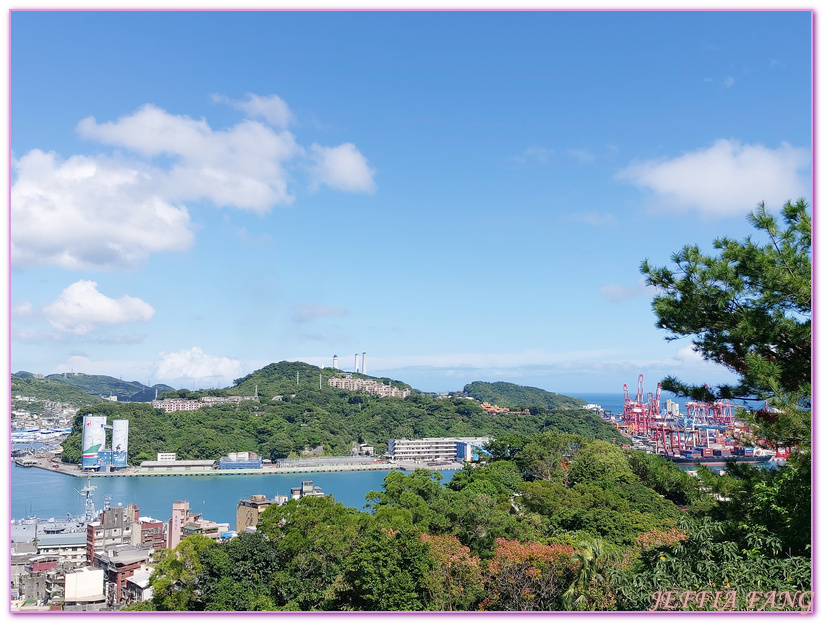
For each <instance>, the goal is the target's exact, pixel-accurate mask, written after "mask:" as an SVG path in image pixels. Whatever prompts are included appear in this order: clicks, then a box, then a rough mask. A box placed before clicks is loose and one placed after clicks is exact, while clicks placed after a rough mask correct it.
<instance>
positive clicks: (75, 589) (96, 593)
mask: <svg viewBox="0 0 823 623" xmlns="http://www.w3.org/2000/svg"><path fill="white" fill-rule="evenodd" d="M105 605H106V596H105V579H104V573H103V570H102V569H95V568H94V567H80V568H79V569H74V570H73V571H67V572H66V573H65V576H64V578H63V610H67V611H96V610H101V609H102V608H103V607H104V606H105Z"/></svg>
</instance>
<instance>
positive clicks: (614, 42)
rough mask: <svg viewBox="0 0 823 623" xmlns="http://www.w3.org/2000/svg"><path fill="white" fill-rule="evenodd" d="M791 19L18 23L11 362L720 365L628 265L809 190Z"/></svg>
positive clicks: (172, 370) (21, 18)
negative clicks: (703, 356)
mask: <svg viewBox="0 0 823 623" xmlns="http://www.w3.org/2000/svg"><path fill="white" fill-rule="evenodd" d="M811 47H812V46H811V14H810V13H809V12H807V11H805V12H804V11H796V12H738V11H732V12H711V13H706V12H648V11H634V12H579V13H578V12H512V13H508V12H411V13H410V12H382V13H381V12H372V11H367V12H343V13H341V12H262V13H261V12H237V13H224V12H161V13H158V12H139V13H134V12H99V11H90V12H25V11H21V12H13V13H12V14H11V48H10V50H11V62H10V67H11V77H10V84H11V96H10V105H11V114H10V118H11V124H10V143H11V152H12V154H11V155H12V163H11V169H12V178H11V179H12V188H11V245H12V247H11V272H10V294H11V300H10V306H11V333H10V337H11V343H10V350H11V361H10V366H11V371H12V372H16V371H20V370H27V371H30V372H39V373H44V374H50V373H55V372H63V371H74V372H86V373H89V374H108V375H111V376H117V377H122V378H124V379H127V380H136V381H140V382H143V383H146V384H154V383H158V382H162V383H167V384H169V385H172V386H174V387H225V386H226V385H228V384H230V383H231V382H232V380H233V379H235V378H238V377H241V376H243V375H245V374H247V373H249V372H251V371H253V370H256V369H258V368H260V367H262V366H264V365H267V364H269V363H272V362H276V361H281V360H284V359H287V360H302V361H306V362H308V363H312V364H315V365H325V366H326V367H330V366H331V364H332V357H333V356H334V355H335V354H336V355H338V356H339V357H340V362H341V367H342V368H344V369H352V368H353V365H354V354H355V353H362V352H367V353H368V355H367V358H368V359H367V361H368V368H367V372H368V373H369V374H371V375H375V376H388V377H391V378H395V379H400V380H403V381H406V382H409V383H411V384H412V385H413V386H414V387H416V388H418V389H421V390H425V391H448V390H457V389H460V388H462V387H463V385H465V384H466V383H468V382H471V381H474V380H484V381H497V380H505V381H511V382H515V383H520V384H524V385H533V386H537V387H542V388H545V389H548V390H551V391H558V392H566V393H581V392H620V391H621V390H622V385H623V383H627V384H628V385H629V387H630V388H634V387H636V382H637V376H638V374H641V373H642V374H644V376H645V380H646V385H647V387H649V386H653V384H655V383H656V382H657V381H658V380H660V379H661V378H662V377H663V376H665V375H667V374H673V375H675V376H678V377H680V378H681V379H683V380H686V381H690V382H708V383H718V382H725V381H729V380H731V379H732V378H733V377H732V376H731V375H730V374H729V373H727V372H726V371H725V370H723V369H721V368H719V367H717V366H713V365H709V364H706V363H705V362H702V361H701V360H700V358H699V357H698V356H697V355H696V354H695V353H693V352H692V351H691V350H690V348H689V341H688V340H678V341H675V342H666V341H665V339H664V338H665V335H666V334H665V333H664V332H663V331H661V330H659V329H656V328H655V317H654V315H653V313H652V311H651V299H652V292H651V291H650V290H649V289H648V288H646V287H645V286H644V285H643V283H642V282H641V275H640V273H639V270H638V268H639V265H640V263H641V262H642V260H643V259H644V258H649V260H650V261H651V262H652V263H653V264H656V265H662V264H665V263H667V262H668V261H669V258H670V256H671V254H672V252H674V251H676V250H678V249H680V248H681V247H682V246H683V245H685V244H693V243H696V244H699V245H700V246H701V247H703V248H705V249H710V248H711V241H712V240H713V239H714V238H716V237H718V236H724V235H725V236H730V237H736V238H742V237H744V236H746V235H748V234H749V233H750V229H749V226H748V224H747V223H746V220H745V214H746V213H747V212H749V211H751V210H753V209H754V208H755V207H756V205H757V204H758V203H759V202H760V201H766V203H767V205H768V206H769V207H770V208H772V209H773V210H774V211H775V212H777V211H778V210H779V208H780V206H781V205H782V204H783V203H784V202H785V201H786V200H787V199H796V198H799V197H807V198H810V197H811V182H810V180H811V175H810V161H811V148H812V129H811V114H812V110H811V95H812V94H811V83H812V80H811V75H812V70H811V55H812V51H811Z"/></svg>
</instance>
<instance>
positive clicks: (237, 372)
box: [153, 346, 243, 385]
mask: <svg viewBox="0 0 823 623" xmlns="http://www.w3.org/2000/svg"><path fill="white" fill-rule="evenodd" d="M159 356H160V361H159V362H158V363H157V364H156V370H155V372H154V375H153V376H154V377H155V378H156V379H158V381H159V382H165V383H168V384H170V385H171V384H173V383H174V382H180V381H192V380H193V381H194V382H195V383H196V382H198V381H200V382H203V381H208V380H212V381H219V382H220V384H221V385H225V384H227V383H228V382H231V380H234V379H235V378H238V377H240V376H242V374H243V364H242V363H241V362H240V361H239V360H237V359H231V358H229V357H219V356H215V355H209V354H207V353H204V352H203V349H201V348H200V347H198V346H193V347H192V348H190V349H189V350H181V351H179V352H176V353H160V355H159Z"/></svg>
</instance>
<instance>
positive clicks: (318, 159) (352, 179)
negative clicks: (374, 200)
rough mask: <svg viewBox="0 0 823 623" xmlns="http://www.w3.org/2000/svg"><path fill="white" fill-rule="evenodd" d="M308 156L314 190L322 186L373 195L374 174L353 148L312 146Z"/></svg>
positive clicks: (345, 145)
mask: <svg viewBox="0 0 823 623" xmlns="http://www.w3.org/2000/svg"><path fill="white" fill-rule="evenodd" d="M311 156H312V159H313V160H314V165H313V166H312V168H311V175H312V187H313V188H314V189H317V188H318V187H319V186H320V185H321V184H325V185H326V186H328V187H330V188H334V189H336V190H343V191H346V192H374V189H375V183H374V175H375V170H374V169H372V168H371V167H370V166H369V163H368V161H367V160H366V158H365V157H364V156H363V154H361V153H360V152H359V151H358V150H357V147H355V146H354V145H353V144H351V143H344V144H343V145H338V146H337V147H323V146H321V145H317V144H316V143H315V144H314V145H312V146H311Z"/></svg>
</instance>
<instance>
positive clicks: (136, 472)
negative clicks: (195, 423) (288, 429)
mask: <svg viewBox="0 0 823 623" xmlns="http://www.w3.org/2000/svg"><path fill="white" fill-rule="evenodd" d="M53 463H54V462H53V461H49V460H46V459H38V460H37V463H36V464H32V465H26V466H25V467H27V468H37V469H44V470H46V471H50V472H55V473H58V474H65V475H66V476H73V477H75V478H87V477H92V478H124V477H130V476H139V477H161V476H243V475H248V476H265V475H270V474H313V473H322V472H359V471H374V470H387V469H400V470H403V471H414V470H415V469H430V470H453V469H454V470H456V469H461V468H462V467H463V465H462V464H460V463H423V462H420V463H418V462H415V461H401V462H397V463H373V464H370V465H315V466H301V467H263V468H261V469H208V470H189V471H183V470H174V469H169V470H151V471H149V470H144V469H140V468H139V467H126V468H125V469H121V470H118V471H116V472H84V471H83V470H81V469H80V468H79V467H78V466H76V465H70V464H63V463H59V464H58V465H59V467H54V464H53Z"/></svg>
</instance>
